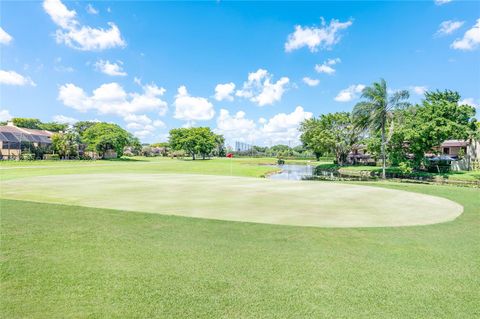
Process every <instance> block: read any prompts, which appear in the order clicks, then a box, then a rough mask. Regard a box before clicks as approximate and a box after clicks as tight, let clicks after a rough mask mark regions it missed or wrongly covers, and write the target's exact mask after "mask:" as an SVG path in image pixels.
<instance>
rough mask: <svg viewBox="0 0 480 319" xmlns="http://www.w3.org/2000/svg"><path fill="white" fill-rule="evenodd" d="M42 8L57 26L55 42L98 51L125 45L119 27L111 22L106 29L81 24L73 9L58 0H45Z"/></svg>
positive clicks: (84, 49) (83, 49)
mask: <svg viewBox="0 0 480 319" xmlns="http://www.w3.org/2000/svg"><path fill="white" fill-rule="evenodd" d="M43 9H44V10H45V12H46V13H47V14H48V15H49V16H50V18H51V19H52V21H53V22H54V23H55V24H56V25H57V26H58V27H59V29H57V31H56V32H55V39H56V41H57V43H64V44H66V45H67V46H69V47H71V48H74V49H78V50H82V51H100V50H104V49H109V48H114V47H124V46H125V45H126V44H125V41H124V40H123V38H122V36H121V33H120V29H119V28H118V27H117V26H116V25H115V24H114V23H112V22H108V26H109V28H108V29H103V28H92V27H90V26H85V25H81V24H80V22H79V21H78V20H77V19H76V15H77V13H76V12H75V10H69V9H68V8H67V7H66V6H65V5H64V4H63V3H62V2H61V1H60V0H45V1H44V2H43Z"/></svg>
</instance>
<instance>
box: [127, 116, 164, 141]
mask: <svg viewBox="0 0 480 319" xmlns="http://www.w3.org/2000/svg"><path fill="white" fill-rule="evenodd" d="M123 120H124V121H125V122H126V123H127V125H126V127H127V129H128V130H130V131H132V132H133V135H135V136H136V137H138V138H146V137H148V136H152V135H153V134H154V133H155V130H156V129H157V128H162V127H165V123H163V122H162V121H161V120H152V119H150V118H149V117H148V116H147V115H145V114H141V115H136V114H128V115H127V116H125V117H124V118H123Z"/></svg>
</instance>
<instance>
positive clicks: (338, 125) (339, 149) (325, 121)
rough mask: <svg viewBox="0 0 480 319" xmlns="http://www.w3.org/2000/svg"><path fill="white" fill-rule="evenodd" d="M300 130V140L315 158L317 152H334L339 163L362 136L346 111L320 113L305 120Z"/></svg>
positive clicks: (341, 163) (341, 162)
mask: <svg viewBox="0 0 480 319" xmlns="http://www.w3.org/2000/svg"><path fill="white" fill-rule="evenodd" d="M300 131H301V132H302V135H301V136H300V140H301V141H302V142H303V144H304V145H305V147H306V148H308V149H310V150H312V151H313V152H314V154H315V155H316V156H317V159H318V157H319V156H320V155H319V154H325V153H329V154H335V158H336V161H337V163H338V164H339V165H344V164H346V161H347V157H348V154H349V153H350V151H351V150H352V147H353V146H354V145H355V144H357V143H358V141H359V140H360V138H361V136H362V135H361V132H362V130H361V129H359V128H358V127H357V126H355V125H354V123H353V120H352V117H351V115H350V113H348V112H337V113H328V114H322V115H321V116H320V117H319V118H313V119H308V120H305V121H304V122H303V123H302V124H301V125H300Z"/></svg>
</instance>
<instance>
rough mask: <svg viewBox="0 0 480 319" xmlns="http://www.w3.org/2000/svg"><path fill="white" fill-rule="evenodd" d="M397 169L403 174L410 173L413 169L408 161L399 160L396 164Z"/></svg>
mask: <svg viewBox="0 0 480 319" xmlns="http://www.w3.org/2000/svg"><path fill="white" fill-rule="evenodd" d="M398 169H399V170H400V172H401V173H402V174H403V175H410V174H412V172H413V169H412V167H411V166H410V164H409V163H408V162H401V163H400V164H399V165H398Z"/></svg>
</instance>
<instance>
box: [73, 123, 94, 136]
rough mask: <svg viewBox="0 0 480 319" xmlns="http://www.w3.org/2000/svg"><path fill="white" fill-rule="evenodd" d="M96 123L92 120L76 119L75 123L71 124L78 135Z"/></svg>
mask: <svg viewBox="0 0 480 319" xmlns="http://www.w3.org/2000/svg"><path fill="white" fill-rule="evenodd" d="M97 123H98V122H92V121H78V122H76V123H75V124H73V129H74V130H75V131H77V133H78V134H79V135H80V136H82V135H83V132H85V131H86V130H87V129H88V128H89V127H92V126H93V125H95V124H97Z"/></svg>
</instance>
